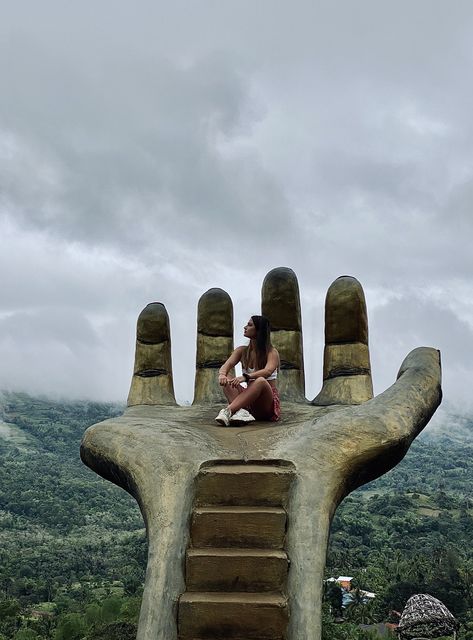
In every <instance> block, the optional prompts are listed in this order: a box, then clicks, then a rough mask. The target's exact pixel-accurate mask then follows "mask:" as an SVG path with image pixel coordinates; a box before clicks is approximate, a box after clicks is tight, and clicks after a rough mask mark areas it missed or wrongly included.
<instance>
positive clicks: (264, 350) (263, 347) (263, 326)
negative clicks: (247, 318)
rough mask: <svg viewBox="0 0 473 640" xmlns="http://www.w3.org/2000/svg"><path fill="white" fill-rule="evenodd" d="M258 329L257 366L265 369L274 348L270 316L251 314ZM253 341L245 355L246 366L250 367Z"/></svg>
mask: <svg viewBox="0 0 473 640" xmlns="http://www.w3.org/2000/svg"><path fill="white" fill-rule="evenodd" d="M251 319H252V320H253V324H254V325H255V329H256V353H255V358H256V362H255V368H256V369H257V370H258V369H264V368H265V366H266V363H267V361H268V354H269V352H270V351H271V349H272V346H273V345H272V344H271V326H270V324H269V320H268V318H266V317H265V316H251ZM250 348H251V343H250V344H249V345H248V346H247V347H246V350H245V355H244V358H243V360H244V364H245V367H246V368H247V367H248V364H249V358H250Z"/></svg>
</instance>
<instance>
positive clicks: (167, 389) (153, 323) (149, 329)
mask: <svg viewBox="0 0 473 640" xmlns="http://www.w3.org/2000/svg"><path fill="white" fill-rule="evenodd" d="M127 404H128V406H129V407H130V406H132V405H139V404H153V405H154V404H176V399H175V397H174V386H173V380H172V363H171V335H170V330H169V317H168V313H167V311H166V307H165V306H164V305H163V304H161V303H160V302H151V303H150V304H148V305H147V306H146V307H145V308H144V309H143V311H142V312H141V313H140V315H139V316H138V322H137V327H136V350H135V366H134V369H133V378H132V381H131V387H130V393H129V394H128V402H127Z"/></svg>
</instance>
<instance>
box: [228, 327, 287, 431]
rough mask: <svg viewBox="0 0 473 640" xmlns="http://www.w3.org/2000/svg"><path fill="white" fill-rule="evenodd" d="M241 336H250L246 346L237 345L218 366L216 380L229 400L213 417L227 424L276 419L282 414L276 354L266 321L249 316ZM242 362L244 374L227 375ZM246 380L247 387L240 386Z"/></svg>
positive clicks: (277, 357) (277, 355) (277, 356)
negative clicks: (230, 376)
mask: <svg viewBox="0 0 473 640" xmlns="http://www.w3.org/2000/svg"><path fill="white" fill-rule="evenodd" d="M243 335H244V336H245V337H246V338H249V339H250V344H249V345H248V346H242V347H237V348H236V349H235V351H234V352H233V353H232V355H231V356H230V357H229V358H228V360H227V361H226V362H225V364H224V365H223V366H222V367H221V368H220V371H219V376H218V383H219V385H220V386H221V387H223V392H224V394H225V396H226V397H227V400H228V403H229V404H228V406H227V407H225V408H224V409H222V410H221V411H220V413H219V414H218V416H217V417H216V418H215V420H216V421H217V422H218V423H219V424H222V425H224V426H225V427H228V425H229V424H230V422H232V423H236V424H238V423H246V422H252V421H254V420H270V421H273V422H276V421H277V420H279V416H280V415H281V409H280V402H279V393H278V390H277V387H276V378H277V375H278V370H279V353H278V352H277V350H276V349H275V348H274V347H273V346H272V344H271V333H270V327H269V321H268V319H267V318H265V317H264V316H251V318H250V319H249V320H248V323H247V324H246V326H245V328H244V331H243ZM239 362H241V366H242V370H243V375H241V376H238V377H236V378H229V377H228V372H229V371H230V369H232V368H233V367H234V366H235V365H237V364H238V363H239ZM242 382H246V383H247V386H246V388H245V387H243V386H242V385H241V383H242Z"/></svg>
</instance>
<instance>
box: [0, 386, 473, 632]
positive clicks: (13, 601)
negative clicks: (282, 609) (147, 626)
mask: <svg viewBox="0 0 473 640" xmlns="http://www.w3.org/2000/svg"><path fill="white" fill-rule="evenodd" d="M121 409H122V408H121V407H118V406H114V405H110V404H98V403H90V402H75V403H59V402H53V401H51V400H47V399H38V398H32V397H30V396H27V395H25V394H11V393H10V394H8V393H4V394H1V395H0V412H1V413H0V418H1V419H2V420H3V423H0V460H1V464H0V640H66V639H67V640H75V639H77V640H106V639H111V638H114V639H116V640H129V639H134V638H135V635H136V621H137V617H138V612H139V605H140V598H141V591H142V584H143V579H144V570H145V565H146V540H145V532H144V529H143V522H142V518H141V515H140V512H139V509H138V507H137V505H136V503H135V501H134V500H133V499H132V498H131V497H130V496H128V495H127V494H126V493H125V492H124V491H122V490H121V489H119V488H118V487H115V486H114V485H112V484H110V483H109V482H106V481H104V480H101V479H100V478H99V477H97V476H96V475H95V474H94V473H93V472H92V471H90V470H88V469H87V468H86V467H85V466H84V465H83V464H82V463H81V461H80V459H79V456H78V450H79V443H80V439H81V437H82V434H83V432H84V430H85V429H86V427H87V426H89V425H90V424H93V423H95V422H99V421H100V420H103V419H106V418H108V417H111V416H113V415H115V414H117V413H119V412H121ZM446 427H448V425H446ZM446 432H447V429H445V433H446ZM468 434H469V431H468V430H467V431H466V435H465V433H463V435H462V438H461V439H459V438H458V437H457V438H455V439H453V438H452V437H446V436H444V437H435V438H433V437H429V436H428V434H425V435H422V436H421V437H420V438H419V439H418V440H417V441H416V442H415V443H414V444H413V446H412V447H411V449H410V451H409V453H408V455H407V456H406V458H405V459H404V461H403V462H402V463H401V464H400V465H399V466H398V467H397V468H396V469H394V470H393V471H391V472H390V473H389V474H387V475H386V476H383V477H382V478H380V479H378V480H377V481H375V482H373V483H370V484H369V485H366V486H365V487H362V488H361V489H359V490H358V491H356V492H355V493H353V494H351V496H349V497H348V498H347V499H346V500H345V501H344V502H343V503H342V505H341V506H340V508H339V509H338V511H337V513H336V516H335V518H334V522H333V526H332V535H331V541H330V547H329V553H328V560H327V570H326V575H327V577H329V576H334V577H337V576H339V575H349V576H354V581H353V584H354V586H355V587H357V588H358V589H357V590H355V591H354V592H353V597H352V601H351V602H350V604H349V606H347V607H344V608H343V610H342V608H341V594H340V591H339V589H338V587H336V586H333V585H330V584H329V583H327V586H326V594H325V597H326V604H325V605H324V614H323V623H324V632H323V637H324V640H342V639H343V640H362V639H364V640H366V639H368V638H376V637H378V636H377V635H376V632H375V631H367V630H366V625H370V624H373V623H381V622H385V621H393V622H394V621H395V620H396V613H394V612H396V611H397V612H399V611H402V608H403V606H404V604H405V602H406V600H407V598H408V597H409V596H410V595H413V594H414V593H430V594H431V595H433V596H435V597H437V598H439V599H440V600H442V601H443V602H444V603H445V604H446V605H447V606H448V607H449V609H450V610H451V611H452V612H453V613H454V614H455V615H456V616H457V617H458V618H459V619H460V620H461V622H462V623H463V626H462V629H461V632H460V638H464V639H468V640H471V639H473V551H472V549H471V548H470V545H469V534H470V532H472V531H473V526H472V525H473V502H472V498H470V487H471V481H472V478H473V455H472V454H473V444H472V442H473V440H470V438H469V437H468ZM363 589H365V590H367V591H372V592H375V593H376V597H375V598H374V600H372V601H371V602H366V601H365V600H364V599H363V597H361V590H363ZM361 625H365V628H364V629H363V628H362V627H361Z"/></svg>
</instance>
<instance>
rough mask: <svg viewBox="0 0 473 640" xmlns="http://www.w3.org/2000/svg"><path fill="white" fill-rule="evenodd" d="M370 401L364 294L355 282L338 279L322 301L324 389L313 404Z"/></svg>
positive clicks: (346, 278) (366, 319) (371, 389)
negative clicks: (323, 321) (323, 320)
mask: <svg viewBox="0 0 473 640" xmlns="http://www.w3.org/2000/svg"><path fill="white" fill-rule="evenodd" d="M372 397H373V383H372V381H371V365H370V354H369V348H368V314H367V311H366V302H365V294H364V293H363V289H362V287H361V284H360V283H359V282H358V280H356V278H352V277H351V276H340V277H339V278H337V279H336V280H335V281H334V282H333V283H332V284H331V285H330V287H329V289H328V291H327V297H326V299H325V350H324V371H323V385H322V390H321V391H320V393H319V394H318V395H317V396H316V398H315V399H314V400H313V401H312V404H315V405H322V406H326V405H333V404H361V403H362V402H366V401H367V400H370V399H371V398H372Z"/></svg>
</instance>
